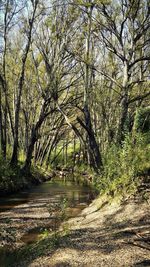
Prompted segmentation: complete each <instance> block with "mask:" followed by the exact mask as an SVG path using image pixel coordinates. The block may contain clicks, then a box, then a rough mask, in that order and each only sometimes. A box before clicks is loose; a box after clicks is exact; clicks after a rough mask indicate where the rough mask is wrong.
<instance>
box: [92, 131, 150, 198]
mask: <svg viewBox="0 0 150 267" xmlns="http://www.w3.org/2000/svg"><path fill="white" fill-rule="evenodd" d="M148 139H149V134H148V135H147V134H145V135H144V134H136V136H134V137H132V136H129V135H128V136H126V138H125V140H124V142H123V144H122V147H119V146H117V145H112V146H111V147H110V148H109V149H108V150H107V151H106V154H105V157H104V171H103V173H102V175H100V176H98V177H97V178H96V181H95V184H96V186H97V187H98V189H99V191H100V192H101V193H102V192H104V193H108V194H111V195H112V196H114V195H115V194H120V195H122V196H127V195H130V194H132V193H135V192H136V190H137V187H138V186H139V185H140V183H141V177H142V175H144V174H146V175H148V172H149V170H150V161H149V158H150V143H149V141H148Z"/></svg>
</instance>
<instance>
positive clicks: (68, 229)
mask: <svg viewBox="0 0 150 267" xmlns="http://www.w3.org/2000/svg"><path fill="white" fill-rule="evenodd" d="M24 208H27V207H26V206H24ZM28 208H29V207H28ZM30 208H31V207H30ZM32 208H33V210H34V212H36V214H38V215H37V219H38V220H40V218H39V217H40V216H42V217H43V216H44V214H45V220H46V219H47V218H48V216H49V215H48V214H47V212H46V210H45V209H44V207H42V205H41V206H40V205H37V206H36V207H34V206H33V207H32ZM42 209H43V211H42ZM11 212H12V211H11ZM17 212H18V213H19V210H18V211H15V212H14V214H11V216H12V215H13V216H14V218H15V216H16V222H15V223H17V215H16V214H17ZM34 212H33V211H32V212H31V209H30V212H29V214H28V217H29V218H30V217H32V216H33V215H34ZM39 214H40V216H39ZM7 215H8V214H7ZM20 215H21V216H22V219H23V217H24V214H20ZM29 218H28V219H29ZM42 222H43V220H42ZM30 223H31V224H28V220H26V221H25V220H23V223H22V225H20V227H22V229H24V230H25V231H27V228H26V229H25V224H26V225H28V227H29V229H30V228H31V226H32V227H33V222H32V221H31V222H30ZM45 224H46V221H45ZM35 226H36V223H35ZM43 226H44V224H43ZM64 229H65V234H62V235H59V237H58V236H57V238H58V240H57V245H56V244H55V245H56V246H51V245H50V242H51V241H50V240H51V239H50V238H49V237H45V239H42V240H41V241H39V242H37V243H36V244H35V245H31V250H29V251H28V253H27V254H26V250H24V253H25V255H26V256H25V257H22V259H21V261H19V262H20V263H17V261H16V263H12V265H11V264H10V265H9V264H8V265H2V266H10V267H11V266H18V267H23V266H28V267H39V266H43V267H54V266H55V267H65V266H72V267H75V266H79V267H84V266H85V267H91V266H93V267H96V266H102V267H107V266H111V267H121V266H124V267H129V266H133V267H139V266H141V267H142V266H150V195H149V193H148V197H147V200H143V197H142V196H141V195H140V196H138V197H137V196H136V197H131V198H128V199H126V200H124V201H123V202H122V203H120V202H118V201H116V200H113V201H110V200H109V201H108V198H107V197H106V196H103V197H99V198H97V199H95V200H94V201H93V202H92V203H91V204H90V206H88V207H87V208H85V209H84V210H83V211H82V212H81V213H80V215H78V216H77V217H75V218H72V219H70V220H68V221H67V223H66V222H65V223H63V225H61V228H60V232H61V230H62V232H64ZM18 233H19V231H18ZM55 241H56V240H55ZM22 252H23V251H22ZM29 254H30V255H29ZM0 266H1V265H0Z"/></svg>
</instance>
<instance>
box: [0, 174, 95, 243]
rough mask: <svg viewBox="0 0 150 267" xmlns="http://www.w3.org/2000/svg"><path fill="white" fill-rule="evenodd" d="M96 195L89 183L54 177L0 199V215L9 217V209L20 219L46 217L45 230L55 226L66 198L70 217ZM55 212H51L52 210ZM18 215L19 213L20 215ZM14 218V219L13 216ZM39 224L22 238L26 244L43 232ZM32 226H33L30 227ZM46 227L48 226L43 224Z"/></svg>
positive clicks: (0, 216) (36, 238)
mask: <svg viewBox="0 0 150 267" xmlns="http://www.w3.org/2000/svg"><path fill="white" fill-rule="evenodd" d="M94 197H95V191H94V190H93V189H92V188H90V187H89V186H87V185H86V186H85V185H83V184H79V183H76V182H72V181H63V180H60V179H58V180H56V179H55V180H54V181H49V182H46V183H43V184H41V185H38V186H36V187H34V188H31V189H30V190H28V191H24V192H22V193H20V194H16V195H13V196H11V197H8V198H0V212H1V213H0V218H2V217H3V218H4V217H7V213H8V212H9V210H10V211H12V212H13V215H14V214H15V216H16V217H15V216H14V218H15V219H17V218H18V220H21V219H22V220H27V221H28V223H29V222H30V221H32V220H38V219H40V220H41V219H43V220H44V219H46V220H47V223H46V229H48V230H50V229H53V228H54V227H53V224H54V217H56V216H57V215H56V214H55V213H56V209H57V208H59V207H60V206H61V204H62V203H63V200H64V199H65V200H66V201H67V208H66V214H67V218H70V217H75V216H77V215H78V214H79V213H80V212H81V210H82V209H83V208H85V207H86V206H87V204H89V203H90V202H91V200H92V199H93V198H94ZM44 208H46V210H47V212H45V213H44V211H43V210H44ZM51 211H52V212H51ZM51 213H54V214H53V215H52V217H53V218H52V217H51ZM18 214H19V215H18ZM17 216H19V217H17ZM11 219H13V218H12V217H11ZM38 225H40V224H38V223H37V227H34V228H33V229H30V231H28V233H25V234H24V235H23V237H22V238H21V240H22V241H23V242H24V243H32V242H35V241H36V240H38V236H39V234H40V233H42V232H43V229H42V227H41V226H38ZM31 228H32V227H31ZM44 228H45V225H44Z"/></svg>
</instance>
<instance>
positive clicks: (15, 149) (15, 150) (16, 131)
mask: <svg viewBox="0 0 150 267" xmlns="http://www.w3.org/2000/svg"><path fill="white" fill-rule="evenodd" d="M33 5H34V6H33V13H32V18H31V19H30V21H29V32H28V42H27V44H26V47H25V51H24V54H23V57H22V69H21V74H20V78H19V84H18V97H17V104H16V109H15V126H14V144H13V153H12V158H11V165H16V164H17V161H18V143H19V142H18V137H19V115H20V106H21V98H22V91H23V85H24V76H25V66H26V61H27V57H28V53H29V50H30V45H31V39H32V29H33V24H34V20H35V13H36V9H37V5H38V0H37V1H35V4H33Z"/></svg>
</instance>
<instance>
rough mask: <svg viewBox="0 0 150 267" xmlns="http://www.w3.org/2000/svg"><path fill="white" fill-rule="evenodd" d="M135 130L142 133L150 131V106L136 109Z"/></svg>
mask: <svg viewBox="0 0 150 267" xmlns="http://www.w3.org/2000/svg"><path fill="white" fill-rule="evenodd" d="M134 130H135V131H139V132H142V133H147V132H150V106H148V107H145V108H139V109H138V110H137V111H136V115H135V122H134ZM149 141H150V140H149Z"/></svg>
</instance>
